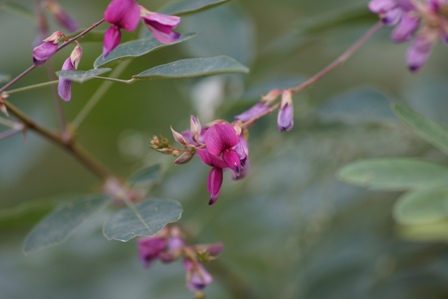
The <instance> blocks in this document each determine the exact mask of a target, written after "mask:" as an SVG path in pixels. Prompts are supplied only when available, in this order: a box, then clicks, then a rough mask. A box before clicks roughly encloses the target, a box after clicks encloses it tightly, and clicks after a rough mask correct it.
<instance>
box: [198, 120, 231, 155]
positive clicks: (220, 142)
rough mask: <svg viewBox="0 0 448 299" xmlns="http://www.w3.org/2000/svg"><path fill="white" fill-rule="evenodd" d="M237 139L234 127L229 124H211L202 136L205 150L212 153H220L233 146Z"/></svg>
mask: <svg viewBox="0 0 448 299" xmlns="http://www.w3.org/2000/svg"><path fill="white" fill-rule="evenodd" d="M238 141H239V137H238V135H237V134H236V132H235V129H234V128H233V127H232V126H231V125H229V124H216V125H213V126H211V127H210V128H209V129H208V130H207V132H206V133H205V136H204V142H205V145H206V146H207V150H208V151H209V152H210V153H211V154H214V155H220V154H221V153H222V152H223V151H225V150H226V149H228V148H232V147H234V146H235V145H236V144H237V143H238Z"/></svg>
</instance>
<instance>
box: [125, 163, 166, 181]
mask: <svg viewBox="0 0 448 299" xmlns="http://www.w3.org/2000/svg"><path fill="white" fill-rule="evenodd" d="M161 172H162V166H161V165H160V164H156V165H152V166H150V167H147V168H144V169H142V170H140V171H138V172H137V173H135V174H134V175H132V176H131V178H130V179H129V180H128V183H129V184H131V185H149V184H152V183H155V182H157V181H160V179H161V177H162V174H161Z"/></svg>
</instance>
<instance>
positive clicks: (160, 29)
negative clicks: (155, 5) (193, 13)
mask: <svg viewBox="0 0 448 299" xmlns="http://www.w3.org/2000/svg"><path fill="white" fill-rule="evenodd" d="M141 16H142V20H143V23H144V24H145V26H146V27H147V28H148V29H149V30H150V31H151V32H152V34H153V35H154V37H155V38H156V39H157V40H158V41H159V42H160V43H162V44H171V43H173V42H175V41H176V40H178V39H179V38H180V34H179V33H177V32H174V31H173V29H174V28H176V27H177V25H179V23H180V20H181V18H180V17H177V16H170V15H165V14H161V13H156V12H152V11H149V10H147V9H144V8H142V10H141Z"/></svg>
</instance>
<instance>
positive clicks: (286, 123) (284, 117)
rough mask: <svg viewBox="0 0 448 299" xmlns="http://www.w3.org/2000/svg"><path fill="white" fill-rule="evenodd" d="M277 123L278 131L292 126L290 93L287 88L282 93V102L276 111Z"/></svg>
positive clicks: (283, 130)
mask: <svg viewBox="0 0 448 299" xmlns="http://www.w3.org/2000/svg"><path fill="white" fill-rule="evenodd" d="M277 125H278V130H279V131H280V132H285V131H289V130H291V129H292V127H293V126H294V109H293V105H292V94H291V91H290V90H288V89H286V90H284V91H283V93H282V103H281V106H280V110H279V112H278V118H277Z"/></svg>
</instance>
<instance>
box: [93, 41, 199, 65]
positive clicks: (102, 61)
mask: <svg viewBox="0 0 448 299" xmlns="http://www.w3.org/2000/svg"><path fill="white" fill-rule="evenodd" d="M195 35H196V33H187V34H182V36H181V37H180V38H179V39H178V40H177V41H175V42H174V43H171V44H162V43H160V42H159V41H157V40H156V39H155V38H154V37H153V36H149V37H148V38H144V39H139V40H135V41H131V42H127V43H124V44H121V45H119V46H118V47H117V48H116V49H115V50H113V51H112V52H111V53H110V54H109V55H108V56H107V57H106V58H104V57H103V56H100V57H98V58H97V59H96V60H95V62H94V64H93V66H94V67H95V68H99V67H100V66H106V65H113V64H116V63H119V62H120V61H123V60H125V59H129V58H132V57H139V56H143V55H145V54H148V53H149V52H152V51H155V50H157V49H160V48H164V47H168V46H171V45H175V44H178V43H182V42H184V41H186V40H189V39H190V38H192V37H193V36H195Z"/></svg>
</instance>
